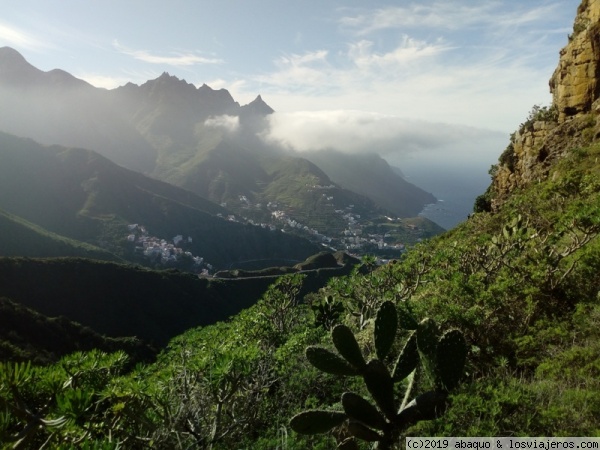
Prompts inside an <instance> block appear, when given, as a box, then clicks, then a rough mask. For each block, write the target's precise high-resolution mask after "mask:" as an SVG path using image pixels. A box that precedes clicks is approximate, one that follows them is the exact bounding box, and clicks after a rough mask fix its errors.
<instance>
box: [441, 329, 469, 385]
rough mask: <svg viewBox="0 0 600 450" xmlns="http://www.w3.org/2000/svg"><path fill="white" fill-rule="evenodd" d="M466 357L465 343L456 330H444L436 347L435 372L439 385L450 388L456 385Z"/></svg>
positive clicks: (461, 335)
mask: <svg viewBox="0 0 600 450" xmlns="http://www.w3.org/2000/svg"><path fill="white" fill-rule="evenodd" d="M466 358H467V343H466V342H465V338H464V336H463V334H462V333H461V332H460V331H458V330H450V331H448V332H446V333H445V334H444V335H443V336H442V337H441V339H440V342H439V343H438V348H437V372H438V375H439V382H440V384H441V387H442V388H444V389H447V390H452V389H454V388H455V387H456V386H457V385H458V381H459V380H460V377H461V376H462V374H463V369H464V366H465V360H466Z"/></svg>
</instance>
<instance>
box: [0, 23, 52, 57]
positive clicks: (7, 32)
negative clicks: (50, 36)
mask: <svg viewBox="0 0 600 450" xmlns="http://www.w3.org/2000/svg"><path fill="white" fill-rule="evenodd" d="M0 42H3V43H5V44H6V45H9V46H12V47H15V48H17V49H29V50H40V49H45V48H51V47H52V46H51V45H50V44H49V43H48V42H46V41H43V40H41V39H38V38H37V37H36V36H35V35H33V34H31V33H28V32H26V31H23V30H21V29H19V28H17V27H14V26H11V25H7V24H5V23H1V22H0Z"/></svg>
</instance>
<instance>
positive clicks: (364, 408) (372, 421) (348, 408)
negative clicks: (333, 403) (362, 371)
mask: <svg viewBox="0 0 600 450" xmlns="http://www.w3.org/2000/svg"><path fill="white" fill-rule="evenodd" d="M342 406H343V407H344V411H345V412H346V415H347V416H348V417H349V418H350V419H353V420H357V421H359V422H362V423H364V424H365V425H367V426H368V427H371V428H376V429H378V430H384V429H385V428H386V426H387V422H386V421H385V419H384V418H383V416H382V415H381V414H380V413H379V411H378V410H377V408H375V407H374V406H373V405H371V404H370V403H369V402H368V401H367V400H365V399H364V398H362V397H361V396H360V395H358V394H355V393H354V392H344V394H342Z"/></svg>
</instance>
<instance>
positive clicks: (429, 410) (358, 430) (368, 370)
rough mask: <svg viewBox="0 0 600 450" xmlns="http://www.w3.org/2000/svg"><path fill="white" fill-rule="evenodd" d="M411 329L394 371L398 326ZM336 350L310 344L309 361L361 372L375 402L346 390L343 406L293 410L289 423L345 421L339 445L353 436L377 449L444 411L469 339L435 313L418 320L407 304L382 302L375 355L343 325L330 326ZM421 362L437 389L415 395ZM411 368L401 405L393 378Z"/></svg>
mask: <svg viewBox="0 0 600 450" xmlns="http://www.w3.org/2000/svg"><path fill="white" fill-rule="evenodd" d="M399 328H400V329H404V330H413V331H412V333H411V334H410V335H409V337H408V339H407V341H406V343H405V344H404V346H403V347H402V350H401V351H400V353H399V354H398V356H397V357H396V358H394V364H393V368H392V370H391V371H390V370H389V369H388V367H387V365H386V362H385V361H387V360H389V359H390V358H389V356H390V355H389V354H390V352H391V350H392V348H394V343H395V340H396V337H397V333H398V329H399ZM331 335H332V340H333V344H334V346H335V348H336V350H337V352H338V353H339V354H337V353H334V352H332V351H330V350H327V349H325V348H323V347H318V346H310V347H308V348H307V349H306V357H307V359H308V361H309V362H310V363H311V364H312V365H314V366H315V367H316V368H317V369H319V370H321V371H323V372H326V373H330V374H333V375H338V376H361V377H362V379H363V382H364V383H365V386H366V388H367V391H368V392H369V394H370V395H371V397H372V399H373V401H374V404H373V403H371V402H370V401H368V400H366V399H365V398H363V397H361V396H360V395H358V394H355V393H352V392H345V393H344V394H343V395H342V399H341V403H342V407H343V408H344V411H343V412H342V411H339V412H338V411H325V410H311V411H305V412H302V413H299V414H297V415H296V416H294V417H293V418H292V419H291V421H290V426H291V428H292V429H293V430H294V431H296V432H297V433H302V434H316V433H325V432H327V431H329V430H331V429H333V428H336V427H340V426H342V425H343V430H344V433H345V436H346V439H342V440H341V442H340V443H339V445H338V449H356V448H358V446H357V444H356V441H355V439H359V440H363V441H367V442H377V443H378V447H377V448H379V449H383V450H385V449H389V448H392V446H393V445H394V443H395V442H397V440H398V439H399V437H400V435H401V433H402V432H403V431H405V430H406V429H407V428H408V427H410V426H411V425H413V424H415V423H417V422H418V421H421V420H432V419H435V418H438V417H440V416H441V415H442V414H444V412H445V410H446V407H447V398H448V394H449V391H451V390H452V389H454V388H455V387H456V386H457V385H458V383H459V381H460V377H461V376H462V374H463V370H464V365H465V361H466V357H467V344H466V342H465V339H464V337H463V335H462V333H461V332H460V331H458V330H450V331H447V332H446V333H444V334H443V335H441V336H440V330H439V328H438V326H437V324H436V323H435V322H434V321H433V320H432V319H424V320H422V321H421V322H417V321H416V320H415V319H414V318H413V317H412V315H411V314H410V313H409V312H408V311H407V310H405V309H404V308H400V309H397V308H396V306H395V305H394V304H393V303H392V302H384V303H383V304H382V305H381V307H380V308H379V310H378V311H377V315H376V319H375V327H374V331H373V341H374V346H375V351H376V355H377V357H376V358H374V359H371V360H370V361H368V362H367V361H366V360H365V357H364V356H363V354H362V352H361V349H360V346H359V344H358V342H357V340H356V338H355V336H354V334H353V333H352V331H351V330H350V328H348V327H347V326H345V325H337V326H336V327H335V328H334V329H333V330H332V333H331ZM419 365H423V366H424V367H425V369H426V371H427V372H428V373H429V375H430V376H431V377H432V378H433V380H434V382H435V383H434V384H435V390H433V391H429V392H424V393H422V394H420V395H417V396H416V397H414V399H413V400H412V401H411V402H408V400H409V399H410V398H411V397H412V392H411V390H412V388H413V385H414V380H415V378H416V377H417V373H418V371H417V369H418V367H419ZM410 374H413V376H412V378H411V382H410V383H409V384H408V387H407V390H406V392H405V395H404V398H405V400H404V401H403V402H402V405H401V406H399V405H400V401H399V399H397V398H396V396H395V388H394V384H395V383H399V382H401V381H402V380H404V379H406V378H407V377H408V376H409V375H410Z"/></svg>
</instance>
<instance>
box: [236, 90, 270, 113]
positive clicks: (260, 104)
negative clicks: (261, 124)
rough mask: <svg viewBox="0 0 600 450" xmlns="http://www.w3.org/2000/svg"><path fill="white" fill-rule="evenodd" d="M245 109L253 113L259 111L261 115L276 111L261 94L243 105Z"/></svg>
mask: <svg viewBox="0 0 600 450" xmlns="http://www.w3.org/2000/svg"><path fill="white" fill-rule="evenodd" d="M242 109H243V110H244V111H250V112H253V113H258V114H261V115H265V116H266V115H268V114H272V113H274V112H275V110H274V109H273V108H271V107H270V106H269V105H267V103H266V102H265V101H264V100H263V99H262V97H261V95H260V94H259V95H258V96H257V97H256V98H255V99H254V100H252V101H251V102H250V103H248V104H247V105H244V106H242Z"/></svg>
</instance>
